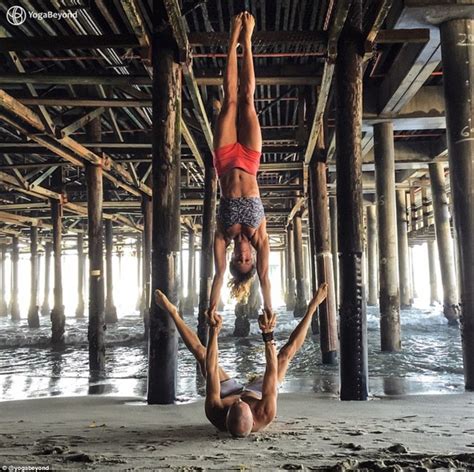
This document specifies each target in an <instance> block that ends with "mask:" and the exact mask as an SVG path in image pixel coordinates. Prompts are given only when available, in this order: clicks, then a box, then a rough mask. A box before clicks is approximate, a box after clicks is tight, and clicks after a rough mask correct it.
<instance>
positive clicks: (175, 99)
mask: <svg viewBox="0 0 474 472" xmlns="http://www.w3.org/2000/svg"><path fill="white" fill-rule="evenodd" d="M164 21H166V14H165V9H164V7H163V6H162V5H161V2H158V3H155V5H154V11H153V26H154V33H153V47H152V51H153V134H152V146H153V147H152V149H153V156H152V159H153V161H152V162H153V170H152V172H153V242H152V244H153V252H152V294H153V293H154V291H155V290H156V289H160V290H161V291H162V292H163V293H164V294H165V295H166V296H167V297H168V298H169V299H170V301H171V302H172V303H173V304H174V305H177V304H178V287H177V271H178V267H176V264H177V258H176V257H175V256H176V254H177V253H178V252H179V251H180V225H181V223H180V190H179V189H180V165H181V92H182V90H181V86H182V70H181V65H180V64H179V63H178V62H177V61H178V51H177V48H176V47H175V44H174V40H173V39H172V38H171V37H170V36H167V34H166V33H158V31H160V30H161V29H162V27H163V22H164ZM150 306H151V310H150V334H149V348H148V360H149V366H148V394H147V401H148V403H149V404H169V403H173V402H174V401H175V398H176V369H177V352H178V338H177V332H176V327H175V325H174V322H173V320H172V319H171V317H170V316H169V314H168V313H166V312H165V311H164V310H162V309H161V308H159V307H158V306H157V305H156V304H155V300H154V297H153V296H152V297H151V304H150Z"/></svg>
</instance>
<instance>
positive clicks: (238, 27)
mask: <svg viewBox="0 0 474 472" xmlns="http://www.w3.org/2000/svg"><path fill="white" fill-rule="evenodd" d="M242 25H243V13H239V14H238V15H235V16H233V17H232V20H231V22H230V46H231V47H237V45H238V44H239V38H240V33H241V32H242Z"/></svg>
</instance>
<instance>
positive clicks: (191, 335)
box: [155, 289, 230, 381]
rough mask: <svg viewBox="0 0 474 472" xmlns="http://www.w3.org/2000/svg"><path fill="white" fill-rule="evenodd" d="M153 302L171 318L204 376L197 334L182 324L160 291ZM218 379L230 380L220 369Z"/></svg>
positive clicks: (204, 351) (204, 371)
mask: <svg viewBox="0 0 474 472" xmlns="http://www.w3.org/2000/svg"><path fill="white" fill-rule="evenodd" d="M155 302H156V304H157V305H158V306H159V307H160V308H162V309H163V310H165V311H166V312H167V313H169V315H170V316H171V318H173V321H174V324H175V325H176V329H177V330H178V333H179V334H180V336H181V338H182V340H183V341H184V344H185V345H186V347H187V348H188V349H189V351H190V352H191V354H192V355H193V356H194V357H195V358H196V360H197V361H198V363H199V367H200V368H201V372H202V374H203V375H204V376H206V348H205V346H203V344H202V343H201V341H200V339H199V338H198V336H197V334H196V333H195V332H194V331H193V330H192V329H191V328H190V327H189V326H188V325H187V324H186V323H185V322H184V320H183V318H181V316H180V315H179V313H178V309H177V308H176V307H175V306H174V305H173V304H172V303H171V302H170V301H169V300H168V297H167V296H166V295H165V294H164V293H163V292H162V291H161V290H158V289H157V290H155ZM219 377H220V380H221V381H222V380H227V379H228V378H230V377H229V375H228V374H227V373H226V372H225V371H224V370H223V369H222V368H221V367H219Z"/></svg>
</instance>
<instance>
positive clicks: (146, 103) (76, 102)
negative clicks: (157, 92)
mask: <svg viewBox="0 0 474 472" xmlns="http://www.w3.org/2000/svg"><path fill="white" fill-rule="evenodd" d="M17 100H18V101H20V102H21V103H23V105H44V106H48V107H58V106H61V107H81V108H87V107H89V108H99V107H104V108H144V107H151V103H152V101H151V98H150V99H148V98H147V99H140V100H136V99H135V100H132V99H128V100H127V99H121V98H80V97H78V98H67V97H58V98H46V97H38V98H23V97H22V98H18V99H17Z"/></svg>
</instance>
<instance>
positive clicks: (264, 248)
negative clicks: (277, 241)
mask: <svg viewBox="0 0 474 472" xmlns="http://www.w3.org/2000/svg"><path fill="white" fill-rule="evenodd" d="M258 231H259V232H260V234H261V236H260V237H259V238H258V241H257V244H256V246H255V249H256V250H257V274H258V279H259V280H260V288H261V289H262V296H263V309H264V310H265V312H266V313H268V314H269V315H270V314H271V313H272V287H271V284H270V274H269V270H268V266H269V264H270V241H269V239H268V234H267V224H266V220H263V222H262V224H261V227H260V228H259V230H258Z"/></svg>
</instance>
